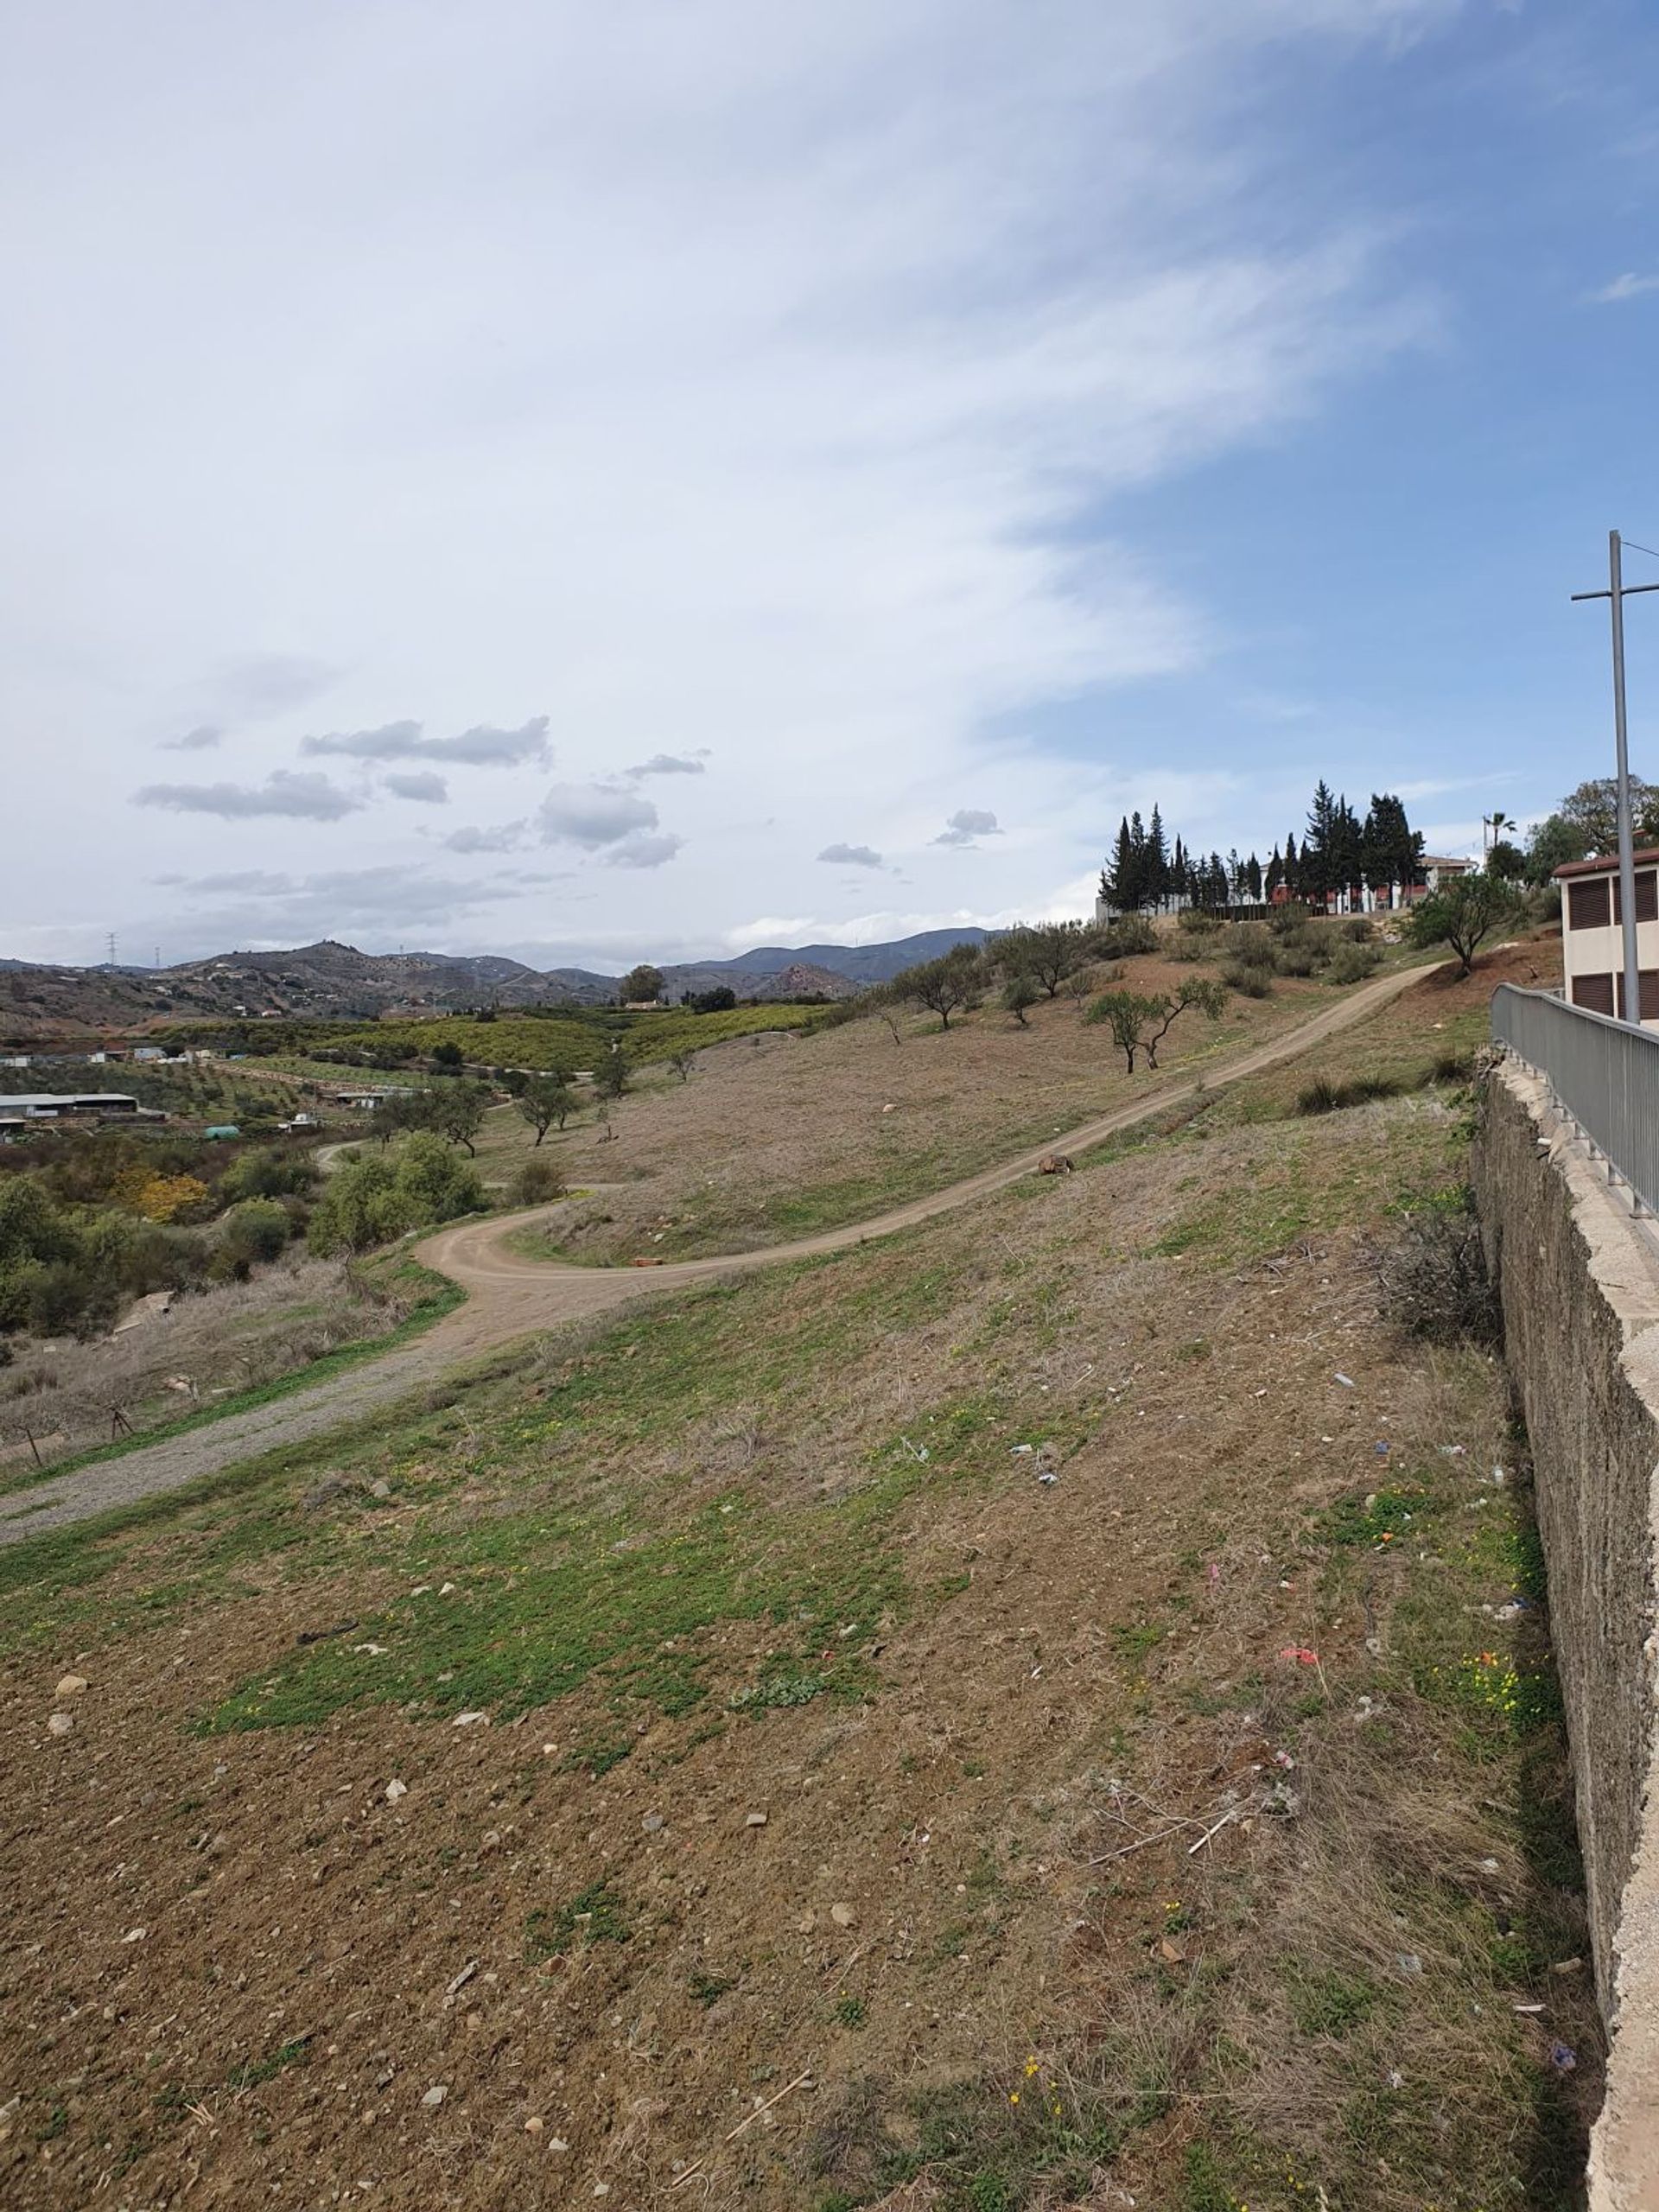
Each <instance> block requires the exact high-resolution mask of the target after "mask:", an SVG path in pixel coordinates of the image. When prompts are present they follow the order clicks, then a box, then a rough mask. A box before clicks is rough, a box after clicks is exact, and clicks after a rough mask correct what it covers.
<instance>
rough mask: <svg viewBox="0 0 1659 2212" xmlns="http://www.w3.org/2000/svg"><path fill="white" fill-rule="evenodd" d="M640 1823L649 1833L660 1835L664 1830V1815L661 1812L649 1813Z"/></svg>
mask: <svg viewBox="0 0 1659 2212" xmlns="http://www.w3.org/2000/svg"><path fill="white" fill-rule="evenodd" d="M639 1825H640V1827H642V1828H643V1829H644V1830H645V1834H647V1835H660V1834H662V1832H663V1825H664V1823H663V1816H662V1815H661V1814H660V1813H647V1814H646V1815H645V1818H644V1819H643V1820H642V1821H640V1823H639Z"/></svg>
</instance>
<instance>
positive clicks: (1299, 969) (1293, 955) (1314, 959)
mask: <svg viewBox="0 0 1659 2212" xmlns="http://www.w3.org/2000/svg"><path fill="white" fill-rule="evenodd" d="M1273 964H1274V967H1275V968H1276V969H1278V971H1279V973H1280V974H1281V976H1311V975H1312V974H1313V970H1314V969H1316V968H1317V967H1318V966H1319V955H1318V953H1317V952H1316V951H1315V950H1314V948H1313V944H1311V943H1310V942H1309V941H1308V939H1306V938H1296V937H1287V938H1281V939H1280V942H1279V950H1278V951H1277V952H1276V953H1275V955H1274V963H1273Z"/></svg>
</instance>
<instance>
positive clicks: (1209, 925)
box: [1176, 906, 1221, 938]
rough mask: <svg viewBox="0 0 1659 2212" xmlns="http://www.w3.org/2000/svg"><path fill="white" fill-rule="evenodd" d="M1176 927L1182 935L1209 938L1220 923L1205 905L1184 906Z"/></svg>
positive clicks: (1219, 926)
mask: <svg viewBox="0 0 1659 2212" xmlns="http://www.w3.org/2000/svg"><path fill="white" fill-rule="evenodd" d="M1176 927H1177V929H1178V930H1179V932H1180V934H1181V935H1182V936H1183V937H1197V938H1211V937H1214V936H1215V935H1216V934H1217V931H1219V930H1220V928H1221V923H1220V921H1219V919H1218V918H1217V916H1216V915H1214V914H1212V913H1211V912H1210V910H1209V908H1208V907H1207V906H1184V907H1183V908H1182V909H1181V917H1180V919H1179V922H1178V923H1177V924H1176Z"/></svg>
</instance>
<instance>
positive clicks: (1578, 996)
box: [1573, 886, 1613, 1014]
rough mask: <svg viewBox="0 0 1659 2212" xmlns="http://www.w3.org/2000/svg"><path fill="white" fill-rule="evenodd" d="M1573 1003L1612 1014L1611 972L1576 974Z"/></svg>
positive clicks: (1594, 1011) (1596, 1011)
mask: <svg viewBox="0 0 1659 2212" xmlns="http://www.w3.org/2000/svg"><path fill="white" fill-rule="evenodd" d="M1575 888H1576V886H1575ZM1573 1005H1574V1006H1581V1007H1588V1008H1589V1010H1590V1012H1591V1013H1592V1014H1611V1012H1612V1010H1613V979H1612V976H1611V974H1609V975H1602V976H1574V977H1573Z"/></svg>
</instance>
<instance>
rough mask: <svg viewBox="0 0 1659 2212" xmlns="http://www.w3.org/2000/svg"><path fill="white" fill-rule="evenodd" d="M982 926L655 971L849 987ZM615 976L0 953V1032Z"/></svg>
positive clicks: (740, 990)
mask: <svg viewBox="0 0 1659 2212" xmlns="http://www.w3.org/2000/svg"><path fill="white" fill-rule="evenodd" d="M989 935H990V932H989V931H986V930H982V929H979V928H976V927H971V926H966V927H963V928H960V929H954V930H927V931H921V932H919V933H918V934H917V935H914V936H912V937H907V938H893V939H891V940H888V941H887V942H884V943H881V944H866V945H837V944H811V945H801V946H789V945H762V946H757V947H755V948H753V950H750V951H748V952H744V953H740V954H738V955H737V956H736V957H734V958H732V959H728V960H695V961H682V962H677V963H668V962H664V963H660V967H659V972H660V973H661V975H662V977H663V987H664V995H665V996H667V997H668V998H669V999H671V1000H673V999H678V998H680V997H683V995H686V994H687V993H690V992H694V991H708V990H715V989H718V988H720V987H721V985H725V986H728V988H731V989H733V990H734V991H736V992H737V994H738V995H739V996H740V997H742V998H758V999H763V1000H765V999H774V1000H776V999H785V998H791V997H796V998H799V997H816V996H819V995H822V996H824V997H828V998H836V997H843V998H844V997H849V996H851V995H853V994H854V993H855V991H858V990H861V989H865V988H868V986H869V985H871V984H873V983H880V982H890V981H891V979H892V978H893V976H896V975H898V974H899V972H900V970H901V969H905V968H907V967H910V966H912V965H913V964H914V963H916V962H917V961H919V960H926V959H931V958H933V957H936V956H937V954H938V953H940V952H943V951H946V950H949V948H950V946H951V945H953V944H963V943H967V944H984V943H985V941H986V940H987V938H988V936H989ZM618 981H619V978H618V977H616V976H607V975H603V974H601V973H600V972H599V971H597V970H596V969H588V968H575V967H569V968H549V969H537V968H533V967H531V966H530V965H529V963H527V962H524V961H522V960H517V959H514V958H512V957H510V956H508V955H507V954H505V953H449V952H394V953H375V952H362V951H359V950H358V948H357V947H356V946H355V945H350V944H341V943H340V941H339V940H338V939H337V938H319V939H318V940H317V941H316V943H315V944H307V945H295V946H291V947H289V948H286V949H283V948H278V949H275V950H269V951H264V952H244V951H234V952H222V953H213V954H210V955H208V956H207V957H206V958H204V959H200V960H188V961H179V962H175V963H173V964H172V965H170V966H168V967H166V968H127V967H117V966H111V965H109V964H108V963H100V964H99V965H97V966H92V967H84V968H83V967H75V966H73V965H69V964H67V963H65V964H54V963H47V962H34V961H21V960H10V959H0V1043H3V1042H10V1043H13V1044H27V1043H28V1041H29V1039H30V1038H31V1037H39V1036H44V1035H48V1034H51V1033H56V1032H62V1031H69V1030H92V1029H107V1028H133V1027H143V1026H146V1025H159V1024H165V1023H171V1022H176V1021H179V1020H192V1019H201V1020H212V1019H214V1018H218V1019H221V1020H223V1019H226V1018H229V1019H248V1020H255V1019H257V1018H259V1017H260V1016H263V1015H266V1014H277V1015H282V1016H285V1017H287V1018H289V1019H295V1020H341V1021H350V1020H374V1019H376V1018H378V1016H381V1015H384V1014H444V1013H451V1012H458V1011H461V1010H462V1009H464V1008H467V1007H475V1006H479V1005H480V1004H486V1005H497V1006H502V1007H530V1006H556V1005H572V1006H602V1005H608V1004H610V1003H612V1002H613V1001H614V999H615V996H616V987H617V983H618Z"/></svg>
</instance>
